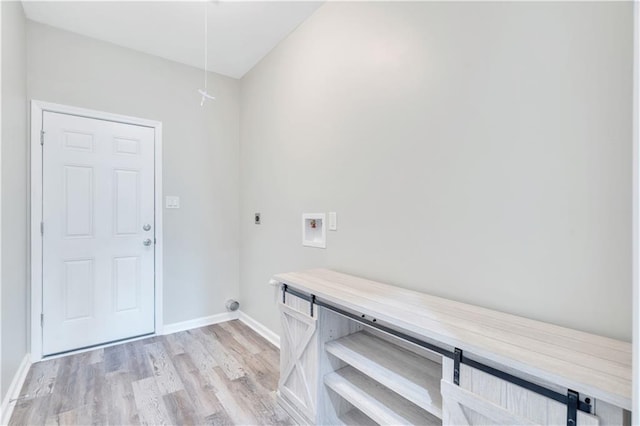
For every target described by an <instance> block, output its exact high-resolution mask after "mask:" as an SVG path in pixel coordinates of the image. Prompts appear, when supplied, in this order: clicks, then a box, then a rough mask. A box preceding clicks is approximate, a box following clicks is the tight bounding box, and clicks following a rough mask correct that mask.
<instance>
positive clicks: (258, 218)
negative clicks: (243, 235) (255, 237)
mask: <svg viewBox="0 0 640 426" xmlns="http://www.w3.org/2000/svg"><path fill="white" fill-rule="evenodd" d="M253 218H254V220H255V222H256V225H260V213H254V215H253Z"/></svg>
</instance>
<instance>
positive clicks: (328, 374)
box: [276, 270, 631, 426]
mask: <svg viewBox="0 0 640 426" xmlns="http://www.w3.org/2000/svg"><path fill="white" fill-rule="evenodd" d="M276 278H279V281H280V282H281V283H284V284H286V286H285V287H283V288H285V289H286V288H287V286H288V288H289V290H288V292H287V293H286V294H285V298H284V299H285V301H284V303H280V312H281V319H282V330H283V334H282V336H281V348H280V351H281V379H280V383H279V391H278V397H279V401H280V403H281V404H282V406H283V407H284V408H285V409H286V410H287V411H288V412H289V413H290V414H291V415H292V416H293V417H294V418H295V419H296V420H297V421H298V422H299V423H300V424H317V425H336V424H347V425H369V424H416V425H443V424H444V425H456V426H458V425H459V426H466V425H487V424H496V425H514V424H518V425H528V424H539V425H566V424H568V421H567V416H568V407H567V404H566V403H565V402H560V401H563V399H564V398H565V396H566V395H567V391H568V389H569V388H572V389H575V390H576V391H578V392H580V401H581V403H582V405H583V407H584V406H588V404H591V405H590V406H591V411H590V413H589V412H584V411H578V412H577V426H583V425H584V426H592V425H601V426H609V425H628V424H631V418H630V413H629V412H628V411H626V410H625V409H628V408H629V407H630V405H631V404H630V393H631V392H630V383H631V380H630V377H631V361H630V354H631V349H630V345H629V344H627V343H625V342H620V341H614V340H613V339H606V338H602V337H600V336H593V335H588V334H586V333H582V332H577V331H574V330H569V329H565V328H559V327H556V326H552V325H550V324H543V323H539V322H534V321H531V320H527V319H522V318H519V317H514V316H507V315H506V314H501V313H497V312H495V311H490V310H486V309H480V308H476V307H473V306H470V305H464V304H459V303H457V302H451V301H444V300H443V299H438V298H432V297H431V296H427V295H423V294H421V293H415V292H409V291H407V290H402V289H397V288H396V287H393V286H387V285H383V284H380V283H375V282H371V281H366V280H362V279H358V278H356V277H350V276H347V275H344V274H338V273H335V272H332V271H326V270H315V271H309V272H304V273H291V274H285V275H282V276H280V277H276ZM294 289H295V290H294ZM291 292H294V293H295V294H292V293H291ZM298 296H299V297H298ZM471 330H473V331H471ZM530 336H533V337H530ZM540 336H542V337H544V339H543V340H540ZM525 342H526V343H531V344H524V343H525ZM535 342H539V343H538V344H537V346H535V345H533V343H535ZM454 348H460V350H463V351H464V355H465V356H464V357H463V361H462V363H461V364H460V365H459V380H458V381H457V382H455V383H454V374H453V372H454V361H453V357H454ZM429 349H430V350H429ZM455 353H462V352H460V351H456V352H455ZM507 355H508V356H507ZM587 399H588V401H587Z"/></svg>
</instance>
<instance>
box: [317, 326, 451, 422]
mask: <svg viewBox="0 0 640 426" xmlns="http://www.w3.org/2000/svg"><path fill="white" fill-rule="evenodd" d="M325 349H326V351H327V352H328V353H330V354H332V355H333V356H335V357H337V358H339V359H341V360H342V361H344V362H346V363H347V364H349V365H350V366H352V367H353V368H355V369H357V370H359V371H360V372H361V373H363V374H364V375H365V376H368V377H370V378H371V379H373V380H375V381H376V382H378V383H380V384H382V385H384V386H385V387H387V388H389V389H390V390H392V391H394V392H396V393H397V394H398V395H400V396H402V397H403V398H405V399H407V400H408V401H411V402H412V403H414V404H416V405H417V406H418V407H421V408H423V409H425V410H426V411H428V412H430V413H431V414H433V415H434V416H436V417H438V418H442V395H440V379H441V377H442V366H441V365H440V364H438V363H436V362H433V361H431V360H429V359H426V358H423V357H421V356H419V355H416V354H415V353H413V352H410V351H408V350H406V349H403V348H401V347H399V346H397V345H394V344H392V343H389V342H387V341H385V340H382V339H380V338H378V337H375V336H372V335H370V334H368V333H366V332H358V333H354V334H350V335H348V336H346V337H343V338H340V339H337V340H334V341H332V342H329V343H327V344H325Z"/></svg>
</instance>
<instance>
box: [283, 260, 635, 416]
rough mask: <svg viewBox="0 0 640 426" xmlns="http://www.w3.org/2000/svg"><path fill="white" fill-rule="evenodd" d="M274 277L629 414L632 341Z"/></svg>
mask: <svg viewBox="0 0 640 426" xmlns="http://www.w3.org/2000/svg"><path fill="white" fill-rule="evenodd" d="M275 279H276V280H277V281H279V282H281V283H284V284H287V285H288V286H291V287H292V288H295V289H298V290H300V291H302V292H306V293H310V294H314V295H315V296H316V297H318V298H320V299H323V300H324V301H326V302H330V303H332V304H335V305H336V306H342V307H344V308H346V309H348V310H352V311H355V312H357V313H362V314H365V315H368V316H372V317H374V318H377V320H378V321H384V322H385V323H387V324H389V325H392V326H395V327H398V328H401V329H404V330H407V331H409V332H411V333H412V334H415V335H417V336H422V337H425V338H427V339H429V340H435V341H438V342H441V343H443V344H445V345H448V346H451V347H458V348H460V349H462V350H463V351H466V352H467V355H469V356H471V357H472V358H478V357H479V358H483V359H484V360H487V361H490V362H492V363H494V364H498V365H503V366H505V367H507V368H509V370H508V371H510V372H513V371H517V372H521V373H524V374H525V375H529V376H530V377H538V378H540V379H542V380H544V381H547V382H550V383H555V384H557V385H559V386H561V387H565V388H569V389H573V390H575V391H577V392H580V394H584V395H586V396H591V397H593V398H596V399H600V400H603V401H605V402H608V403H611V404H614V405H616V406H618V407H622V408H625V409H627V410H631V377H632V373H631V343H628V342H623V341H620V340H615V339H610V338H607V337H602V336H597V335H594V334H589V333H585V332H581V331H577V330H573V329H569V328H565V327H560V326H557V325H553V324H548V323H544V322H541V321H535V320H531V319H527V318H523V317H519V316H515V315H510V314H505V313H502V312H498V311H493V310H491V309H486V308H481V307H479V306H474V305H469V304H466V303H460V302H455V301H452V300H448V299H443V298H440V297H435V296H430V295H428V294H424V293H419V292H416V291H412V290H406V289H403V288H400V287H396V286H392V285H388V284H382V283H379V282H375V281H370V280H366V279H363V278H358V277H354V276H351V275H347V274H342V273H339V272H335V271H331V270H328V269H313V270H308V271H302V272H291V273H286V274H279V275H276V276H275ZM474 355H475V356H474Z"/></svg>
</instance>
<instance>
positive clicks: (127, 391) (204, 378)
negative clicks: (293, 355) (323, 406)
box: [9, 320, 295, 426]
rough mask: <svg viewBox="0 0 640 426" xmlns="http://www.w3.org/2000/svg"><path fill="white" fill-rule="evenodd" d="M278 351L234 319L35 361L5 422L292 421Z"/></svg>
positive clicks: (66, 423)
mask: <svg viewBox="0 0 640 426" xmlns="http://www.w3.org/2000/svg"><path fill="white" fill-rule="evenodd" d="M278 377H279V351H278V349H277V348H275V347H274V346H273V345H271V344H270V343H268V342H267V341H266V340H265V339H264V338H262V337H261V336H259V335H258V334H257V333H255V332H254V331H253V330H251V329H250V328H248V327H247V326H246V325H244V324H243V323H241V322H240V321H237V320H235V321H229V322H226V323H221V324H216V325H212V326H209V327H203V328H198V329H194V330H189V331H184V332H180V333H175V334H171V335H167V336H158V337H150V338H148V339H144V340H138V341H135V342H130V343H125V344H122V345H117V346H112V347H108V348H104V349H97V350H95V351H91V352H85V353H81V354H77V355H70V356H67V357H63V358H58V359H53V360H49V361H43V362H39V363H37V364H34V365H33V366H32V367H31V369H30V370H29V373H28V375H27V379H26V381H25V384H24V386H23V388H22V391H21V393H20V395H21V396H20V400H19V401H18V403H17V405H16V407H15V409H14V411H13V415H12V417H11V420H10V422H9V425H30V426H31V425H63V424H64V425H107V424H110V425H204V424H210V425H232V424H236V425H259V424H268V425H272V424H278V425H291V424H295V423H294V421H293V420H292V419H291V418H290V417H289V416H288V415H287V414H286V412H285V411H284V410H283V409H282V408H280V406H278V404H277V402H276V400H275V390H276V388H277V384H278Z"/></svg>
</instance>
